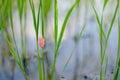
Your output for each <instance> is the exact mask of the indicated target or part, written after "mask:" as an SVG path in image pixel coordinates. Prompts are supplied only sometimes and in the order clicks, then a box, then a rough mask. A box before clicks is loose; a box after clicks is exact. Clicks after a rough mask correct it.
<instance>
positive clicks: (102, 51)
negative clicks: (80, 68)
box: [91, 0, 119, 80]
mask: <svg viewBox="0 0 120 80" xmlns="http://www.w3.org/2000/svg"><path fill="white" fill-rule="evenodd" d="M107 3H108V0H104V5H103V9H102V17H101V20H100V18H99V15H98V13H97V11H96V9H95V7H94V5H93V4H92V2H91V5H92V8H93V11H94V13H95V17H96V19H97V23H98V25H99V37H100V80H102V79H103V75H106V70H107V64H108V63H106V68H105V74H103V68H102V65H103V62H104V59H105V56H107V54H106V49H107V44H108V40H109V37H110V33H111V30H112V27H113V24H114V22H115V19H116V15H117V12H118V7H119V2H117V4H116V7H115V10H114V14H113V17H112V21H111V23H110V26H109V29H108V33H107V35H106V34H105V32H104V30H103V13H104V10H105V7H106V5H107ZM103 39H105V45H103ZM106 62H108V61H107V60H106ZM105 77H106V76H105ZM105 77H104V78H105Z"/></svg>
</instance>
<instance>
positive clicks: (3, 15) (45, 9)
mask: <svg viewBox="0 0 120 80" xmlns="http://www.w3.org/2000/svg"><path fill="white" fill-rule="evenodd" d="M59 1H60V0H38V8H36V4H35V0H0V31H1V32H2V33H3V34H4V35H5V38H6V42H7V44H8V46H9V49H10V53H11V55H12V57H13V58H14V60H15V61H16V63H17V64H18V67H19V69H20V70H21V72H22V74H23V76H24V78H25V79H26V80H29V75H28V73H27V51H26V48H27V45H26V42H27V41H26V37H27V36H26V27H27V22H26V21H27V14H28V13H27V9H29V6H30V11H31V13H32V20H33V28H34V33H35V42H36V44H35V47H36V53H37V56H35V59H36V58H37V68H38V69H37V71H38V77H39V80H56V75H57V73H56V72H57V69H56V64H57V59H58V54H59V51H60V47H61V44H62V41H63V37H64V35H65V31H66V29H67V28H66V27H67V23H68V21H69V19H70V17H71V15H72V12H73V10H74V9H75V8H77V9H78V11H77V10H76V12H78V13H77V15H76V21H78V19H79V18H81V17H78V16H79V14H80V12H79V10H80V8H81V6H77V5H79V3H80V2H81V1H82V0H74V1H73V2H74V3H71V4H72V5H71V6H70V8H69V9H68V11H67V14H66V15H65V18H64V20H63V23H62V26H60V25H59V24H58V23H59V20H60V18H59V16H60V15H61V14H59V11H60V9H59ZM95 1H97V0H90V3H91V6H92V9H93V13H94V16H95V18H96V21H97V24H98V27H99V45H100V51H99V53H100V59H99V64H100V65H99V67H100V71H99V80H107V79H108V78H107V76H108V75H107V72H108V68H109V64H108V63H109V57H108V56H109V55H108V54H107V48H108V44H109V40H110V36H111V33H112V29H113V25H114V23H115V21H117V27H118V43H117V57H116V65H115V67H114V68H115V71H114V76H113V80H119V78H120V77H119V74H120V72H119V71H120V67H119V66H120V16H119V15H120V6H119V4H120V0H115V1H114V2H115V3H116V5H115V9H114V10H113V15H112V19H111V21H110V24H109V26H108V30H107V32H105V29H104V21H105V20H104V16H105V15H104V13H105V11H107V6H108V4H109V2H110V1H109V0H104V1H103V4H102V12H101V15H99V13H98V12H99V11H97V7H96V6H95ZM52 2H53V3H52ZM68 2H69V0H68ZM88 2H89V0H88V1H87V2H86V4H85V6H87V7H85V6H84V7H85V14H84V15H85V16H84V18H85V20H84V23H83V26H82V29H81V31H80V30H79V31H80V32H79V34H78V35H77V36H74V37H73V40H74V43H75V44H76V45H75V46H74V48H73V50H72V52H71V53H70V55H69V56H67V58H68V59H67V60H66V63H65V64H64V66H63V70H62V72H61V73H60V75H63V74H64V72H65V69H66V67H67V66H68V64H69V62H70V60H71V58H72V56H73V53H74V50H76V49H77V47H76V46H77V45H78V43H79V41H80V39H81V37H82V34H83V32H84V30H85V29H86V24H87V21H89V19H87V17H88V14H87V13H88V11H89V8H88V5H87V3H88ZM14 3H15V4H14ZM27 4H29V6H28V5H27ZM14 5H16V6H17V8H16V9H17V10H16V11H17V12H18V17H19V19H18V21H19V23H20V24H19V25H20V30H19V31H20V44H21V46H20V50H19V47H18V45H17V44H18V43H17V39H16V38H17V37H15V34H16V33H15V27H16V26H14V18H13V17H14ZM52 5H53V43H52V44H53V46H54V47H53V48H54V49H53V50H54V51H53V56H52V58H53V59H52V60H51V63H50V66H49V67H48V68H49V70H50V75H49V77H48V73H47V68H46V66H47V65H46V64H47V63H46V58H45V56H46V54H45V51H46V45H47V43H46V41H47V40H46V39H47V32H46V28H47V24H48V23H47V20H49V17H48V13H49V11H50V12H51V13H52V10H51V7H52ZM81 11H82V10H81ZM116 19H117V20H116ZM51 22H52V21H51ZM76 23H78V22H76ZM76 23H75V24H76ZM94 23H95V22H94ZM74 26H76V25H74ZM59 27H61V30H59ZM68 27H69V26H68ZM9 29H10V30H9ZM76 29H77V27H76ZM10 31H11V32H10ZM59 31H60V33H59ZM40 34H41V35H40ZM77 57H78V56H77ZM80 73H81V72H80ZM76 75H77V74H74V75H73V76H74V77H76ZM0 76H1V73H0ZM80 76H81V75H80ZM0 79H1V78H0ZM57 79H60V80H61V78H60V76H59V74H58V76H57ZM74 79H75V80H76V79H77V77H76V78H74Z"/></svg>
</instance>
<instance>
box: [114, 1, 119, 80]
mask: <svg viewBox="0 0 120 80" xmlns="http://www.w3.org/2000/svg"><path fill="white" fill-rule="evenodd" d="M119 2H120V0H118V3H119ZM119 14H120V6H119V10H118V51H117V58H116V66H115V73H114V80H118V75H119V70H120V68H119V64H120V16H119Z"/></svg>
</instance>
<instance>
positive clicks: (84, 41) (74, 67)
mask: <svg viewBox="0 0 120 80" xmlns="http://www.w3.org/2000/svg"><path fill="white" fill-rule="evenodd" d="M58 2H59V32H60V29H61V26H62V22H63V20H64V18H65V15H66V13H67V11H68V9H69V8H70V6H71V5H72V3H73V2H74V0H58ZM35 4H36V6H35V7H36V9H37V8H38V6H37V4H38V3H37V1H36V3H35ZM102 5H103V0H95V6H96V9H97V11H99V14H100V13H101V9H102ZM115 5H116V1H113V0H110V1H109V4H108V5H107V7H106V10H105V13H104V29H105V30H106V32H107V29H108V26H109V24H110V22H111V18H112V17H111V16H112V15H113V12H114V11H113V10H114V8H115ZM15 6H16V4H15ZM112 9H113V10H112ZM53 21H54V15H53V3H52V6H51V9H50V12H49V13H48V15H47V19H46V23H47V24H46V32H45V34H46V38H45V41H46V43H45V44H46V47H45V51H46V55H47V59H49V60H50V61H51V62H52V59H53V52H54V44H53V39H54V38H53V23H54V22H53ZM13 22H14V29H15V37H16V41H17V46H18V48H19V52H21V43H20V23H19V16H18V10H17V9H16V7H14V11H13ZM84 23H86V28H85V30H84V32H83V35H82V37H81V39H80V40H78V41H76V40H75V38H76V37H77V35H78V34H79V32H80V31H81V29H82V26H83V25H84ZM8 28H9V26H8ZM10 31H11V30H10ZM40 33H41V29H40ZM117 33H118V28H117V23H116V22H115V24H114V27H113V29H112V32H111V35H110V39H109V44H108V48H107V54H108V71H107V76H108V80H112V76H113V72H114V66H115V59H116V54H117V40H118V37H117V36H118V34H117ZM39 35H41V34H39ZM26 41H27V42H26V43H25V44H26V51H27V58H28V61H27V69H28V75H29V77H30V79H29V80H38V72H37V60H36V58H35V57H33V56H36V54H37V52H36V43H35V42H36V40H35V32H34V27H33V19H32V14H31V10H30V8H29V6H28V9H27V26H26ZM99 50H100V45H99V27H98V24H97V22H96V19H95V17H94V13H93V10H92V8H91V5H90V2H89V0H81V3H80V5H79V7H77V8H76V9H75V10H74V11H73V13H72V15H71V17H70V20H69V22H68V24H67V28H66V31H65V34H64V38H63V41H62V45H61V47H60V50H59V55H58V59H57V65H56V73H57V75H58V76H64V77H65V78H66V79H67V80H99V55H100V51H99ZM71 52H72V54H73V55H72V57H71V60H70V62H69V64H68V66H67V67H66V69H65V72H64V73H63V74H62V70H63V67H64V65H65V63H66V61H67V59H68V58H69V56H70V54H71ZM49 60H48V61H49ZM46 62H47V61H46ZM0 80H25V79H24V76H23V74H22V73H21V71H20V70H19V67H18V65H17V64H16V63H15V61H14V59H13V58H12V57H11V55H10V52H9V47H8V45H7V43H6V40H5V37H4V35H3V34H2V32H1V31H0Z"/></svg>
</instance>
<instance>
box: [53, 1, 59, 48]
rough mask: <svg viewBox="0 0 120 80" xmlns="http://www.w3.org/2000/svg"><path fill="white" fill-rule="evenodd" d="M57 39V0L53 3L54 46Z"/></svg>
mask: <svg viewBox="0 0 120 80" xmlns="http://www.w3.org/2000/svg"><path fill="white" fill-rule="evenodd" d="M57 37H58V0H55V1H54V41H55V46H56V45H57Z"/></svg>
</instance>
